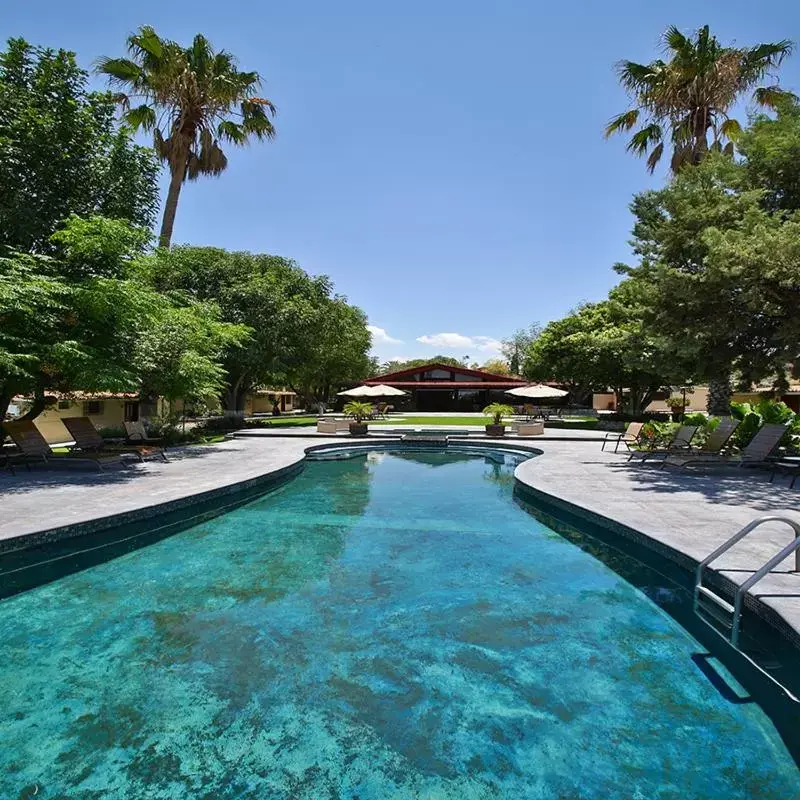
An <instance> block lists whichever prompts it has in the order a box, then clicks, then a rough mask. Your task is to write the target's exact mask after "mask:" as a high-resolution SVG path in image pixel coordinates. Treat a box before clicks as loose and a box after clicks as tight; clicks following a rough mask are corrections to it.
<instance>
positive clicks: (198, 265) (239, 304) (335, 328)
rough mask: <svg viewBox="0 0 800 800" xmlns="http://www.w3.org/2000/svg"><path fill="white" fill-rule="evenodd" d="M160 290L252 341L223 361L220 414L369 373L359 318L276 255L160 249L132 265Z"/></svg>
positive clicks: (324, 282)
mask: <svg viewBox="0 0 800 800" xmlns="http://www.w3.org/2000/svg"><path fill="white" fill-rule="evenodd" d="M137 267H138V269H139V270H140V271H141V274H142V275H143V276H144V277H145V278H146V280H148V281H149V282H150V283H151V284H152V285H153V286H154V287H155V288H156V289H157V290H158V291H161V292H172V291H178V292H180V293H181V295H182V296H188V297H191V298H192V299H194V300H195V301H203V302H213V303H214V304H216V305H217V306H218V307H219V309H220V313H221V319H222V320H224V321H226V322H231V323H235V324H243V325H246V326H247V327H248V328H250V329H251V330H252V336H251V337H250V338H249V339H248V341H247V342H246V343H245V344H244V346H242V347H233V348H229V349H228V350H227V351H226V355H225V357H224V359H223V365H224V367H225V371H226V390H225V391H224V393H223V396H222V400H223V405H224V407H225V408H226V410H228V411H230V412H239V413H240V412H241V411H242V409H243V408H244V396H245V394H247V392H249V391H250V390H252V389H253V388H256V387H259V386H264V385H283V384H286V385H295V386H296V387H297V388H298V389H299V390H300V391H302V392H306V393H309V394H312V395H321V394H324V392H325V388H326V387H327V386H329V385H333V384H337V383H344V382H347V381H352V380H360V379H361V378H363V377H365V376H366V374H367V373H368V370H369V359H368V355H367V354H368V350H369V346H370V337H369V332H368V331H367V329H366V319H365V317H364V315H363V313H362V312H361V311H360V310H358V309H354V308H353V307H352V306H349V305H348V304H347V303H346V302H345V301H344V299H343V298H340V297H336V296H334V295H332V287H331V283H330V281H329V279H328V278H326V277H324V276H319V277H311V276H309V275H308V274H307V273H306V272H304V271H303V270H302V269H301V268H300V267H298V266H297V265H296V264H295V263H294V262H292V261H289V260H288V259H285V258H280V257H279V256H271V255H254V254H252V253H243V252H238V253H231V252H227V251H225V250H221V249H217V248H212V247H174V248H172V249H170V250H166V249H163V248H162V249H160V250H158V251H156V252H155V253H154V254H152V255H151V256H149V257H147V258H145V259H142V260H140V261H139V262H138V264H137Z"/></svg>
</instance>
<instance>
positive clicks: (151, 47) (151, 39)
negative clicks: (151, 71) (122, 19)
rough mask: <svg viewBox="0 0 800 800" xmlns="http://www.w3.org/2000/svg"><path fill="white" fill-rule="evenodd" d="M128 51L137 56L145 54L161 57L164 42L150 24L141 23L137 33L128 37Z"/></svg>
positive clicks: (156, 57)
mask: <svg viewBox="0 0 800 800" xmlns="http://www.w3.org/2000/svg"><path fill="white" fill-rule="evenodd" d="M128 52H129V53H130V54H131V55H134V56H138V57H141V56H142V55H145V54H146V55H148V56H151V57H152V58H155V59H161V58H163V56H164V42H163V41H162V40H161V37H160V36H159V35H158V34H157V33H156V31H155V28H153V26H152V25H142V27H141V28H139V32H138V33H134V34H132V35H131V36H129V37H128Z"/></svg>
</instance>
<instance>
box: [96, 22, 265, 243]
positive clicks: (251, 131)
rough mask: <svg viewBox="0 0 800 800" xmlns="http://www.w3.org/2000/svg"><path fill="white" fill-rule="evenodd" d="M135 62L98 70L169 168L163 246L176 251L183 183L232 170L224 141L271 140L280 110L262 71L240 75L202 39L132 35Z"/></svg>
mask: <svg viewBox="0 0 800 800" xmlns="http://www.w3.org/2000/svg"><path fill="white" fill-rule="evenodd" d="M127 45H128V55H129V56H130V57H129V58H101V59H99V60H98V62H97V71H98V72H100V73H102V74H104V75H106V76H108V78H109V82H110V83H111V85H112V86H116V87H119V88H121V89H124V90H125V92H124V93H121V94H119V95H118V100H119V102H120V103H121V104H122V108H123V118H124V119H125V120H126V121H127V122H128V124H130V125H131V127H132V128H133V129H134V130H138V129H142V130H145V131H152V133H153V144H154V146H155V149H156V152H157V153H158V155H159V157H160V158H161V160H162V161H164V162H166V163H167V164H168V166H169V171H170V182H169V191H168V192H167V200H166V203H165V204H164V218H163V220H162V224H161V235H160V237H159V244H160V245H161V246H162V247H169V245H170V241H171V239H172V228H173V225H174V223H175V211H176V209H177V207H178V198H179V196H180V193H181V187H182V186H183V182H184V181H185V180H186V179H187V178H188V179H189V180H196V179H197V178H199V177H200V176H201V175H219V174H220V173H221V172H222V171H223V170H224V169H225V167H226V166H227V165H228V159H227V158H226V156H225V153H224V152H223V151H222V147H221V146H220V143H223V142H229V143H231V144H234V145H244V144H246V143H247V141H248V139H249V138H250V137H251V136H254V137H255V138H256V139H259V140H261V139H271V138H272V137H273V136H274V135H275V128H274V126H273V124H272V121H271V119H270V117H273V116H274V114H275V107H274V106H273V105H272V103H270V101H269V100H267V99H265V98H263V97H258V96H257V93H258V90H259V87H260V85H261V78H260V76H259V74H258V73H257V72H241V71H240V70H239V69H238V67H237V66H236V60H235V59H234V57H233V56H232V55H231V54H230V53H228V52H226V51H225V50H220V51H219V52H214V50H213V48H212V47H211V43H210V42H209V41H208V39H206V38H205V37H204V36H202V35H200V34H197V36H195V37H194V40H193V41H192V44H191V45H190V46H189V47H186V48H184V47H181V45H179V44H178V43H177V42H173V41H169V40H166V39H162V38H161V37H160V36H159V35H158V34H157V33H156V32H155V30H154V29H153V28H151V27H150V26H147V25H145V26H142V27H141V28H140V29H139V30H138V32H137V33H134V34H132V35H131V36H129V37H128V41H127Z"/></svg>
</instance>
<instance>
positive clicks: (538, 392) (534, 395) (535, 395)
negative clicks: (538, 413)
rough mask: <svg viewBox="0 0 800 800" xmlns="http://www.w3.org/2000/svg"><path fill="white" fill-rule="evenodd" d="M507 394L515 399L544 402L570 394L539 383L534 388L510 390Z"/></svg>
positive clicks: (524, 387) (522, 387) (523, 387)
mask: <svg viewBox="0 0 800 800" xmlns="http://www.w3.org/2000/svg"><path fill="white" fill-rule="evenodd" d="M506 394H510V395H513V396H514V397H528V398H530V399H532V400H544V399H546V398H555V397H566V396H567V395H568V394H569V392H565V391H564V390H563V389H555V388H553V387H552V386H545V385H544V384H543V383H537V384H534V385H532V386H520V387H518V388H517V389H509V390H508V391H507V392H506Z"/></svg>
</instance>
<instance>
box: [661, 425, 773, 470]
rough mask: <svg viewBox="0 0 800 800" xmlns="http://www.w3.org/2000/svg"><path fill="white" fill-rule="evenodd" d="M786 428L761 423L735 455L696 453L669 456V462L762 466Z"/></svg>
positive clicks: (688, 464)
mask: <svg viewBox="0 0 800 800" xmlns="http://www.w3.org/2000/svg"><path fill="white" fill-rule="evenodd" d="M786 430H787V426H786V425H778V424H774V423H769V424H767V425H762V426H761V427H760V428H759V429H758V431H757V432H756V435H755V436H754V437H753V438H752V439H751V440H750V443H749V444H748V445H747V446H746V447H745V448H743V450H742V452H741V453H739V454H738V455H736V456H727V455H725V454H715V453H705V454H703V453H697V454H694V455H687V456H684V457H683V458H681V459H678V460H675V459H672V458H671V459H670V463H671V464H676V465H677V466H681V467H688V466H694V465H703V464H710V465H712V466H713V465H719V466H733V467H747V466H754V467H758V466H763V465H765V464H769V463H771V462H770V459H771V458H772V455H773V454H774V452H775V451H776V450H777V449H778V445H779V444H780V443H781V439H783V436H784V434H785V433H786Z"/></svg>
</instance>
